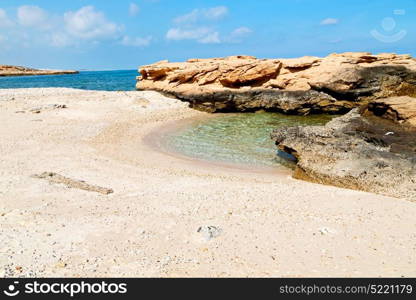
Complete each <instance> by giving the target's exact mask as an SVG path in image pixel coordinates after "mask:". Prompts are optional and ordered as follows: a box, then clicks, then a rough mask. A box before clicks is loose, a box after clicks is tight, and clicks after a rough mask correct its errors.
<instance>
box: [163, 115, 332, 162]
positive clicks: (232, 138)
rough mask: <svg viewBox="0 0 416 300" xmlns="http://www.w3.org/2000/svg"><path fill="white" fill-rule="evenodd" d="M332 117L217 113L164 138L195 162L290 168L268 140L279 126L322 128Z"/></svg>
mask: <svg viewBox="0 0 416 300" xmlns="http://www.w3.org/2000/svg"><path fill="white" fill-rule="evenodd" d="M333 117H334V116H330V115H311V116H288V115H284V114H280V113H268V112H260V113H236V114H218V115H216V116H214V117H212V118H208V119H206V120H194V121H191V122H190V123H189V124H187V125H186V126H185V127H182V128H180V129H179V130H178V131H176V132H174V133H171V134H170V135H169V137H168V138H167V141H166V140H165V142H167V144H168V146H169V147H170V148H171V149H172V150H174V151H176V152H179V153H181V154H184V155H186V156H190V157H193V158H197V159H202V160H207V161H215V162H221V163H228V164H238V165H246V166H259V167H276V166H279V165H280V166H282V165H284V166H286V167H290V163H288V161H287V160H285V159H283V158H281V157H279V156H278V155H277V149H276V146H275V144H274V142H273V141H272V140H271V138H270V133H271V132H272V130H273V129H276V128H279V127H282V126H296V125H323V124H325V123H327V122H328V121H330V120H331V119H332V118H333Z"/></svg>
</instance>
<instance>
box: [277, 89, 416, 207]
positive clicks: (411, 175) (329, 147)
mask: <svg viewBox="0 0 416 300" xmlns="http://www.w3.org/2000/svg"><path fill="white" fill-rule="evenodd" d="M272 138H273V139H274V140H275V141H276V145H277V146H278V149H280V150H281V151H284V152H286V153H289V154H290V155H293V156H294V157H296V159H297V165H296V169H295V172H294V177H295V178H298V179H303V180H307V181H311V182H317V183H322V184H329V185H335V186H339V187H346V188H351V189H357V190H363V191H367V192H374V193H379V194H384V195H389V196H395V197H401V198H408V199H411V200H413V201H416V98H411V97H393V98H386V99H378V100H374V101H370V102H369V103H368V105H365V106H363V107H361V108H360V109H354V110H352V111H351V112H349V113H348V114H346V115H344V116H342V117H338V118H336V119H333V120H332V121H330V122H329V123H327V124H326V125H325V126H305V127H302V126H298V127H285V128H280V129H278V130H275V131H274V132H273V133H272Z"/></svg>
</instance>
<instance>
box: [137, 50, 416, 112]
mask: <svg viewBox="0 0 416 300" xmlns="http://www.w3.org/2000/svg"><path fill="white" fill-rule="evenodd" d="M139 72H140V74H141V76H139V77H138V81H137V89H139V90H156V91H159V92H164V93H167V94H170V95H173V96H175V97H177V98H179V99H182V100H184V101H188V102H190V104H191V107H193V108H196V109H200V110H204V111H209V112H216V111H222V112H227V111H253V110H258V109H264V110H269V111H283V112H286V113H296V114H309V113H319V112H329V113H342V112H347V111H348V110H350V109H352V108H354V107H357V106H359V105H361V104H363V103H366V102H368V101H370V100H374V99H378V98H384V97H391V96H405V95H407V96H416V60H415V59H414V58H412V57H411V56H409V55H396V54H379V55H372V54H370V53H365V52H364V53H363V52H359V53H356V52H351V53H350V52H349V53H341V54H331V55H329V56H327V57H325V58H320V57H311V56H305V57H301V58H296V59H256V58H255V57H252V56H232V57H226V58H213V59H190V60H188V61H187V62H182V63H170V62H168V61H161V62H158V63H155V64H152V65H147V66H143V67H141V68H140V69H139Z"/></svg>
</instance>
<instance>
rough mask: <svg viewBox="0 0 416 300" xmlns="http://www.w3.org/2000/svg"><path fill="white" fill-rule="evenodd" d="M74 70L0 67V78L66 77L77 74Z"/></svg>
mask: <svg viewBox="0 0 416 300" xmlns="http://www.w3.org/2000/svg"><path fill="white" fill-rule="evenodd" d="M78 73H79V71H76V70H39V69H32V68H27V67H21V66H9V65H0V77H14V76H36V75H68V74H78Z"/></svg>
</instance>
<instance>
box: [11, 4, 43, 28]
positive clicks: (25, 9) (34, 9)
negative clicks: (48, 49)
mask: <svg viewBox="0 0 416 300" xmlns="http://www.w3.org/2000/svg"><path fill="white" fill-rule="evenodd" d="M17 20H18V22H19V24H20V25H22V26H25V27H38V28H47V27H49V26H48V22H47V20H48V13H47V12H46V11H45V10H43V9H42V8H40V7H39V6H34V5H23V6H20V7H19V8H18V9H17Z"/></svg>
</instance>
